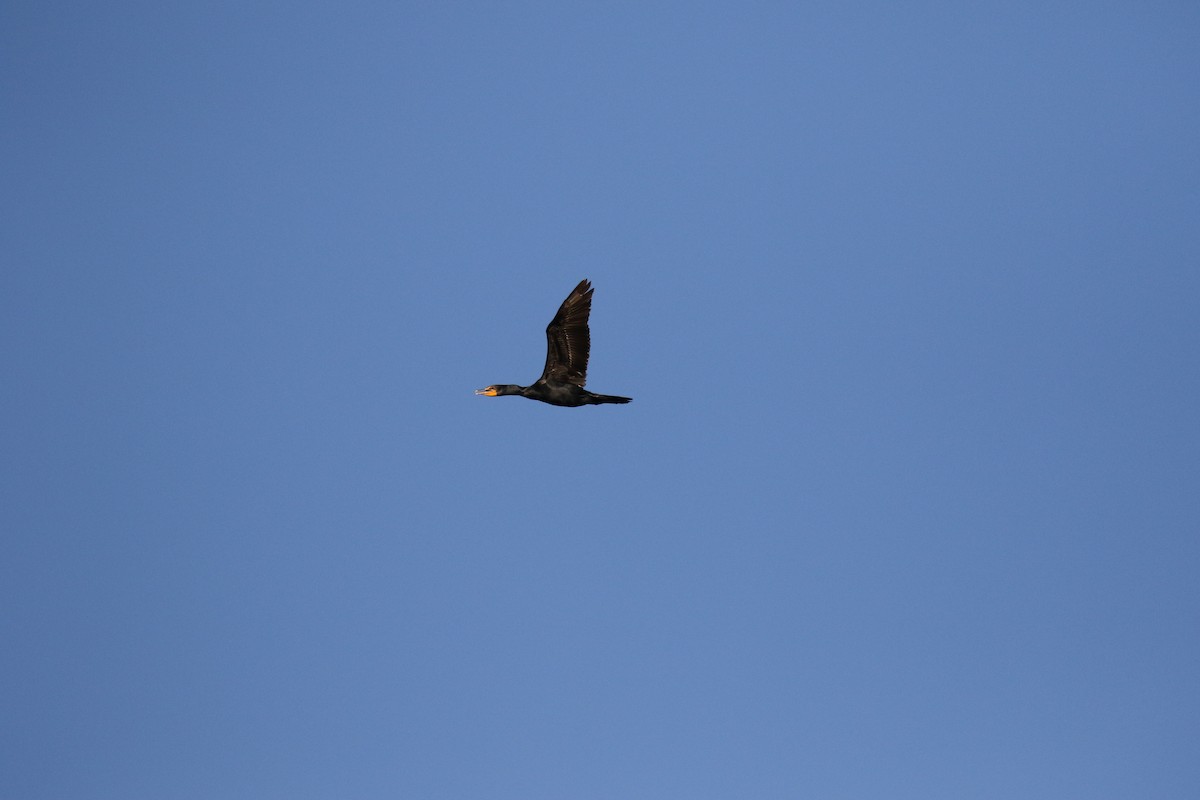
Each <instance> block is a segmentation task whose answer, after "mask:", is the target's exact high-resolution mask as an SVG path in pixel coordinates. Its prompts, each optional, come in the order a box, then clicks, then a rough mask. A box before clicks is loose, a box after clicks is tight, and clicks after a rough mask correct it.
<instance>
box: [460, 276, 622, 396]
mask: <svg viewBox="0 0 1200 800" xmlns="http://www.w3.org/2000/svg"><path fill="white" fill-rule="evenodd" d="M591 311H592V284H591V283H589V282H588V281H587V280H582V281H580V282H579V285H578V286H576V287H575V290H574V291H573V292H571V294H570V295H568V296H567V299H566V300H563V304H562V305H561V306H560V307H559V309H558V313H557V314H555V315H554V319H552V320H551V321H550V324H549V325H547V326H546V368H545V369H544V370H542V377H540V378H538V379H537V382H536V383H534V384H533V385H532V386H514V385H512V384H510V383H498V384H496V385H494V386H489V387H487V388H486V389H479V390H478V391H476V392H475V394H482V395H485V396H487V397H501V396H503V395H506V394H519V395H520V396H521V397H528V398H529V399H530V400H541V401H542V402H543V403H550V404H552V405H556V406H587V405H600V404H601V403H628V402H629V400H630V398H628V397H616V396H614V395H609V394H592V393H591V392H589V391H587V390H586V389H584V388H583V384H584V383H586V382H587V363H588V350H589V349H590V348H591V336H590V335H589V333H588V314H590V313H591Z"/></svg>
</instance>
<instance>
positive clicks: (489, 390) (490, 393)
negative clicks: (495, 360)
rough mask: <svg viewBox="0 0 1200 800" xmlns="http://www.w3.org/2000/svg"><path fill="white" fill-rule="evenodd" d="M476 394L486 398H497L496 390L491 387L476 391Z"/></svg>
mask: <svg viewBox="0 0 1200 800" xmlns="http://www.w3.org/2000/svg"><path fill="white" fill-rule="evenodd" d="M475 394H481V395H483V396H484V397H495V396H496V389H495V387H494V386H489V387H487V388H486V389H476V390H475Z"/></svg>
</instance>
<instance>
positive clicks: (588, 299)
mask: <svg viewBox="0 0 1200 800" xmlns="http://www.w3.org/2000/svg"><path fill="white" fill-rule="evenodd" d="M590 313H592V284H591V283H589V282H588V281H587V280H582V281H580V282H579V285H578V286H576V287H575V289H574V291H572V292H571V294H569V295H568V296H567V299H566V300H563V304H562V305H561V306H560V307H559V309H558V313H557V314H555V315H554V319H553V320H551V321H550V324H549V325H547V326H546V368H545V369H544V370H542V380H552V381H565V382H566V383H573V384H575V385H576V386H583V384H584V383H586V382H587V363H588V351H589V350H590V349H591V336H590V335H589V333H588V314H590Z"/></svg>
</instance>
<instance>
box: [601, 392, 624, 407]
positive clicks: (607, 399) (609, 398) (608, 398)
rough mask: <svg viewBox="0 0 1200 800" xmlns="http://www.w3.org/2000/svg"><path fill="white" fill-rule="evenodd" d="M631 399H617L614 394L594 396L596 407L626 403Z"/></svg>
mask: <svg viewBox="0 0 1200 800" xmlns="http://www.w3.org/2000/svg"><path fill="white" fill-rule="evenodd" d="M632 399H633V398H632V397H618V396H616V395H615V394H598V395H596V405H600V404H601V403H628V402H629V401H630V400H632Z"/></svg>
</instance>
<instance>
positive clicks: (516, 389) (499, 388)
mask: <svg viewBox="0 0 1200 800" xmlns="http://www.w3.org/2000/svg"><path fill="white" fill-rule="evenodd" d="M520 393H521V387H520V386H513V385H511V384H507V383H501V384H497V385H495V386H487V387H485V388H483V389H476V390H475V394H481V395H483V396H484V397H499V396H500V395H504V394H520Z"/></svg>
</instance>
